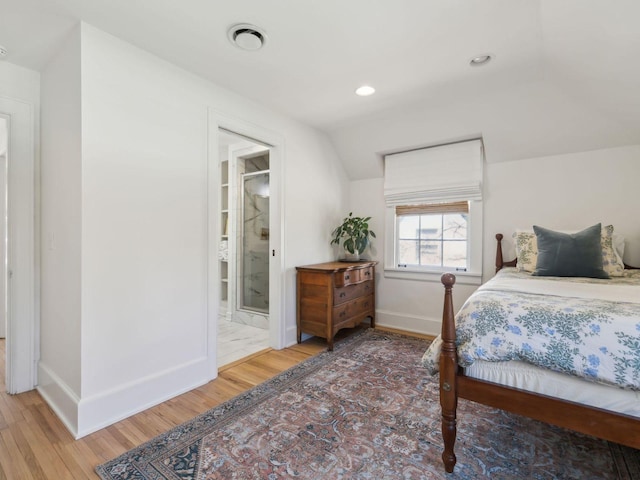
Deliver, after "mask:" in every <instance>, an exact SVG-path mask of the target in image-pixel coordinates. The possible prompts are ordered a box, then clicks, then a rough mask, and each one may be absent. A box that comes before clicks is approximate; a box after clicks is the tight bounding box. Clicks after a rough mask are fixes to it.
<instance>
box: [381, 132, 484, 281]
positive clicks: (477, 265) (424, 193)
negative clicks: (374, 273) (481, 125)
mask: <svg viewBox="0 0 640 480" xmlns="http://www.w3.org/2000/svg"><path fill="white" fill-rule="evenodd" d="M482 158H483V157H482V142H481V141H480V140H473V141H468V142H461V143H456V144H451V145H442V146H438V147H431V148H423V149H419V150H412V151H409V152H402V153H398V154H392V155H387V156H386V157H385V180H384V182H385V183H384V193H385V203H386V218H385V276H387V277H396V278H410V279H417V280H429V281H431V280H432V281H439V280H440V276H441V275H442V273H443V272H453V273H455V274H456V276H457V277H458V280H457V281H458V283H468V284H474V285H478V284H480V282H481V271H482V188H481V185H482Z"/></svg>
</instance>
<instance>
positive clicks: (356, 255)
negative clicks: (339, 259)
mask: <svg viewBox="0 0 640 480" xmlns="http://www.w3.org/2000/svg"><path fill="white" fill-rule="evenodd" d="M344 259H345V260H347V261H348V262H357V261H358V260H360V252H358V250H356V251H355V252H353V253H349V252H347V251H346V250H345V251H344Z"/></svg>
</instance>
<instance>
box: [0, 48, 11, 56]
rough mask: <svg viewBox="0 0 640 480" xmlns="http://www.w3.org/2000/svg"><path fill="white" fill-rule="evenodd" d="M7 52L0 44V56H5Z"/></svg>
mask: <svg viewBox="0 0 640 480" xmlns="http://www.w3.org/2000/svg"><path fill="white" fill-rule="evenodd" d="M8 53H9V52H8V50H7V49H6V48H4V47H3V46H2V45H0V58H4V57H6V56H7V54H8Z"/></svg>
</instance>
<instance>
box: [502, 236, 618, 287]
mask: <svg viewBox="0 0 640 480" xmlns="http://www.w3.org/2000/svg"><path fill="white" fill-rule="evenodd" d="M513 240H514V243H515V246H516V258H517V259H518V263H517V264H516V269H517V270H518V271H519V272H529V273H533V272H534V271H535V269H536V263H538V242H537V240H536V234H535V233H533V232H531V231H527V230H516V231H515V232H514V234H513ZM601 243H602V269H603V270H604V271H605V272H607V274H608V275H609V276H610V277H622V276H623V275H624V263H623V262H622V259H621V258H620V255H618V252H616V250H615V248H614V245H613V225H607V226H606V227H602V238H601Z"/></svg>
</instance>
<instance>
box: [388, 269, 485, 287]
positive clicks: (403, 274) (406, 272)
mask: <svg viewBox="0 0 640 480" xmlns="http://www.w3.org/2000/svg"><path fill="white" fill-rule="evenodd" d="M445 273H453V274H454V275H455V276H456V284H458V285H481V284H482V274H481V273H472V272H456V271H453V270H452V271H449V272H447V271H442V272H441V271H430V272H428V271H424V270H410V269H407V268H403V269H398V268H385V269H384V276H385V278H399V279H402V280H416V281H419V282H437V283H440V278H441V277H442V275H443V274H445Z"/></svg>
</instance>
